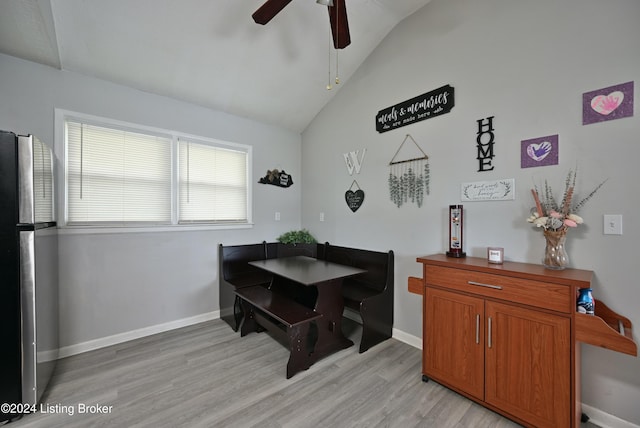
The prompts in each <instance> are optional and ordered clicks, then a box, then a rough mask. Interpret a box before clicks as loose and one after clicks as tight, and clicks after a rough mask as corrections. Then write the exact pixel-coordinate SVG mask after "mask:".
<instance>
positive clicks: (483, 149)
mask: <svg viewBox="0 0 640 428" xmlns="http://www.w3.org/2000/svg"><path fill="white" fill-rule="evenodd" d="M493 118H494V116H490V117H487V118H486V119H479V120H478V136H477V137H476V147H477V148H478V156H477V157H476V159H478V164H479V165H478V172H481V171H492V170H493V165H491V161H492V160H493V157H494V154H493V144H494V143H495V141H494V137H495V136H494V134H493Z"/></svg>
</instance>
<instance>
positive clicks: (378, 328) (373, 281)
mask: <svg viewBox="0 0 640 428" xmlns="http://www.w3.org/2000/svg"><path fill="white" fill-rule="evenodd" d="M324 247H325V248H324V251H325V258H326V260H327V261H330V262H334V263H340V264H343V265H348V266H355V267H358V268H360V269H365V270H366V271H367V272H365V273H363V274H362V275H358V276H355V277H352V278H345V279H344V281H343V283H342V296H343V298H344V305H345V306H346V307H348V308H350V309H353V310H355V311H357V312H358V313H359V314H360V318H361V319H362V336H361V339H360V350H359V351H360V352H361V353H362V352H365V351H366V350H368V349H369V348H371V347H372V346H374V345H377V344H378V343H380V342H382V341H384V340H387V339H389V338H390V337H391V336H392V330H393V300H394V297H393V282H394V264H393V263H394V261H393V260H394V259H393V251H388V252H381V251H371V250H363V249H358V248H349V247H340V246H335V245H330V244H329V243H328V242H327V243H325V244H324Z"/></svg>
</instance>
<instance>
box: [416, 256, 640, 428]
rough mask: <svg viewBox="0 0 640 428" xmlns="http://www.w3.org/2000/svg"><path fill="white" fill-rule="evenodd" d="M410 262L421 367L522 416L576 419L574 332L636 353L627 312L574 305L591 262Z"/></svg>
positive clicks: (546, 421)
mask: <svg viewBox="0 0 640 428" xmlns="http://www.w3.org/2000/svg"><path fill="white" fill-rule="evenodd" d="M418 262H420V263H423V278H421V279H418V278H410V279H409V290H410V291H411V292H414V293H418V294H422V295H423V359H422V373H423V377H424V378H425V379H433V380H435V381H437V382H439V383H441V384H443V385H445V386H447V387H449V388H451V389H453V390H455V391H457V392H459V393H460V394H462V395H465V396H466V397H468V398H470V399H472V400H474V401H476V402H478V403H480V404H482V405H484V406H485V407H488V408H490V409H492V410H494V411H497V412H499V413H501V414H503V415H505V416H507V417H509V418H510V419H513V420H515V421H516V422H518V423H520V424H523V425H525V426H535V427H579V426H580V415H581V408H580V407H581V406H580V352H579V351H580V348H579V343H578V341H583V342H587V343H592V344H595V345H596V346H604V347H607V348H610V349H615V350H620V351H622V352H627V353H631V354H637V348H636V346H635V343H634V342H633V340H632V339H631V324H630V322H629V320H628V319H626V318H624V317H620V316H618V315H617V314H615V313H614V312H613V311H610V310H609V309H608V308H606V306H605V305H604V304H600V306H601V308H602V309H601V314H602V316H603V317H605V316H606V318H605V319H604V320H603V319H601V318H600V317H598V316H587V315H583V314H577V313H576V311H575V302H576V295H577V291H578V289H580V288H588V287H590V286H591V278H592V272H590V271H585V270H578V269H565V270H563V271H553V270H548V269H545V268H544V267H543V266H539V265H533V264H527V263H514V262H505V263H504V264H502V265H495V264H489V263H487V261H486V259H482V258H474V257H466V258H460V259H456V258H448V257H446V256H444V255H433V256H426V257H421V258H418ZM598 303H599V302H597V303H596V311H597V308H598ZM610 312H611V313H610ZM616 326H619V329H620V331H621V332H622V334H619V333H617V332H616V331H614V329H613V328H614V327H616ZM588 329H591V330H592V331H593V332H594V334H593V335H591V334H589V330H588Z"/></svg>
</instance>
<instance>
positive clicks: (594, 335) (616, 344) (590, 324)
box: [575, 300, 638, 356]
mask: <svg viewBox="0 0 640 428" xmlns="http://www.w3.org/2000/svg"><path fill="white" fill-rule="evenodd" d="M594 302H595V312H596V313H595V315H586V314H581V313H576V318H575V320H576V340H578V341H579V342H583V343H588V344H590V345H594V346H599V347H601V348H606V349H610V350H612V351H617V352H622V353H624V354H629V355H633V356H638V345H637V344H636V343H635V341H634V340H633V331H632V330H633V327H632V325H631V321H629V319H628V318H626V317H623V316H622V315H620V314H618V313H616V312H614V311H613V310H611V309H609V307H608V306H607V305H605V304H604V303H603V302H602V301H600V300H594Z"/></svg>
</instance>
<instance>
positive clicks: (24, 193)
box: [18, 135, 36, 224]
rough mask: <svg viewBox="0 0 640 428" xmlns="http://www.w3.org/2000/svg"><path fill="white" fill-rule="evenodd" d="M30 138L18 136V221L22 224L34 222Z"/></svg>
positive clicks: (31, 139) (31, 147) (31, 140)
mask: <svg viewBox="0 0 640 428" xmlns="http://www.w3.org/2000/svg"><path fill="white" fill-rule="evenodd" d="M33 141H34V138H33V137H32V136H30V135H29V136H23V135H20V136H18V221H19V222H20V223H22V224H33V223H35V222H36V220H35V218H36V215H35V207H34V200H33V195H34V188H33V186H34V184H33Z"/></svg>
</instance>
